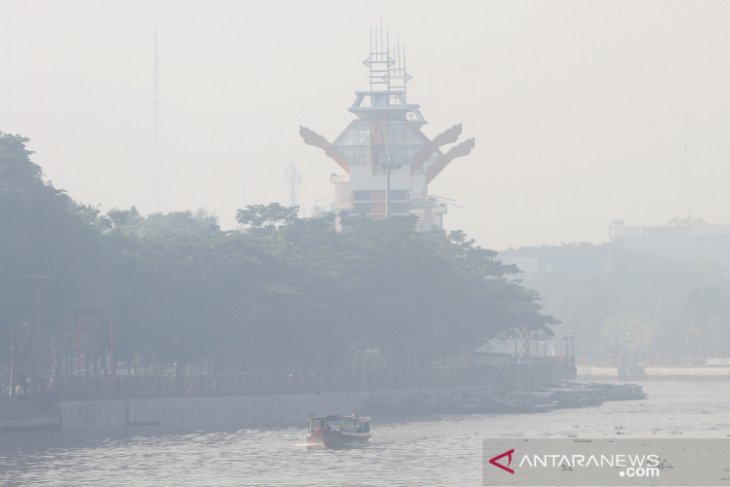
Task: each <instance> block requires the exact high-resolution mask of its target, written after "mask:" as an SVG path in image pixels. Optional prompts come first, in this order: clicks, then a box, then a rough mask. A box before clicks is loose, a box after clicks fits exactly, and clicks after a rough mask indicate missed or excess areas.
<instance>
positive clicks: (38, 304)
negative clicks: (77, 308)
mask: <svg viewBox="0 0 730 487" xmlns="http://www.w3.org/2000/svg"><path fill="white" fill-rule="evenodd" d="M28 277H30V278H31V279H33V281H35V337H34V340H33V341H34V345H33V348H34V352H33V355H34V364H35V365H34V367H33V387H35V388H38V385H39V384H38V379H39V377H40V341H41V282H43V281H45V282H48V281H50V280H51V278H50V277H48V276H45V275H43V274H30V275H28ZM29 392H30V391H29Z"/></svg>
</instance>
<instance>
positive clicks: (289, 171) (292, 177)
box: [284, 162, 302, 206]
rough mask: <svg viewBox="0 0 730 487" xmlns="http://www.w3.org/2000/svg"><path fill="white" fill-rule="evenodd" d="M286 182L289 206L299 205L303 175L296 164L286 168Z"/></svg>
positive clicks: (290, 164) (292, 163)
mask: <svg viewBox="0 0 730 487" xmlns="http://www.w3.org/2000/svg"><path fill="white" fill-rule="evenodd" d="M284 180H285V181H286V185H287V190H288V192H289V206H297V205H299V188H300V187H301V186H302V175H301V173H300V172H299V168H298V167H297V163H296V162H290V163H289V164H287V165H286V167H285V168H284Z"/></svg>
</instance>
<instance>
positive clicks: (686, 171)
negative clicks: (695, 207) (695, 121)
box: [682, 117, 691, 218]
mask: <svg viewBox="0 0 730 487" xmlns="http://www.w3.org/2000/svg"><path fill="white" fill-rule="evenodd" d="M682 121H683V122H684V179H685V189H686V191H687V218H690V216H691V213H690V211H689V210H690V208H689V149H688V143H687V125H688V123H689V119H688V118H687V117H684V118H683V119H682Z"/></svg>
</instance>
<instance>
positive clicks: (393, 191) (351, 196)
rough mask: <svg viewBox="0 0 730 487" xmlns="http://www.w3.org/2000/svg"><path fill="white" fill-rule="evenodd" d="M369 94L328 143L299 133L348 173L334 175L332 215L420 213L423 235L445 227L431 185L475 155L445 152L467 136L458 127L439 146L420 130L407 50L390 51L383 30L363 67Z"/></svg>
mask: <svg viewBox="0 0 730 487" xmlns="http://www.w3.org/2000/svg"><path fill="white" fill-rule="evenodd" d="M364 64H365V65H366V66H367V67H368V69H369V73H370V89H369V90H367V91H356V92H355V101H354V102H353V104H352V106H351V107H350V109H349V111H350V112H351V113H353V114H354V115H355V117H356V118H355V119H354V120H353V121H352V122H350V124H349V125H348V126H347V127H346V128H345V130H344V131H343V132H342V133H341V134H340V135H339V136H338V137H337V138H336V139H335V140H334V142H331V143H330V142H329V141H328V140H327V139H326V138H324V137H323V136H321V135H319V134H317V133H316V132H313V131H312V130H310V129H308V128H306V127H301V128H300V134H301V136H302V138H303V139H304V142H305V143H307V144H309V145H313V146H316V147H319V148H321V149H322V150H323V151H324V152H325V154H326V155H327V156H328V157H330V158H331V159H333V160H334V161H335V162H336V163H337V165H338V166H339V167H340V168H341V169H342V170H343V171H344V174H332V175H331V176H330V181H331V182H332V183H333V184H334V187H335V199H334V205H333V209H334V211H335V212H336V213H337V214H338V215H341V214H343V213H357V214H361V215H366V216H368V217H370V218H373V219H381V218H386V217H388V216H390V215H408V214H414V215H416V216H417V217H418V222H419V223H418V226H419V229H420V230H429V229H430V228H432V227H433V226H434V225H435V226H442V219H443V214H444V213H446V206H445V205H444V204H443V203H441V202H440V201H439V200H438V199H437V198H434V197H432V196H429V194H428V185H429V183H430V182H431V181H433V179H434V178H435V177H436V176H438V174H439V173H440V172H441V171H443V169H444V168H445V167H446V166H447V165H448V164H449V163H450V162H451V161H452V160H453V159H455V158H456V157H459V156H464V155H467V154H469V152H471V149H472V148H473V146H474V139H468V140H466V141H464V142H461V143H460V144H457V145H454V146H452V147H451V148H450V149H448V150H447V151H445V152H443V151H442V150H441V148H442V147H444V146H446V145H449V144H454V143H455V142H456V141H457V139H458V137H459V135H460V134H461V124H459V125H455V126H453V127H451V128H450V129H448V130H446V131H445V132H443V133H441V134H440V135H438V136H436V137H435V138H433V139H429V138H428V137H427V136H426V135H425V134H424V133H423V132H421V127H422V126H423V125H424V124H426V120H425V118H424V117H423V115H422V114H421V111H420V107H419V105H416V104H412V103H408V101H407V100H406V89H407V84H408V81H410V79H411V76H410V75H409V74H408V72H407V71H406V58H405V51H404V50H403V49H401V48H400V46H396V47H395V48H394V49H392V48H391V46H390V44H389V42H388V39H387V34H386V36H385V37H384V35H383V32H382V29H380V31H377V32H376V33H375V35H374V36H371V46H370V55H369V56H368V58H367V59H366V60H365V61H364Z"/></svg>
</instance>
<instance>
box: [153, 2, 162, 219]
mask: <svg viewBox="0 0 730 487" xmlns="http://www.w3.org/2000/svg"><path fill="white" fill-rule="evenodd" d="M152 45H153V49H154V79H155V81H154V90H155V92H154V96H155V98H154V104H155V211H157V213H159V212H160V96H159V90H158V78H159V72H160V66H159V57H158V54H157V16H156V15H154V16H153V19H152Z"/></svg>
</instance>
